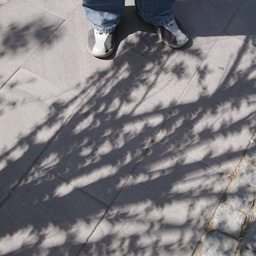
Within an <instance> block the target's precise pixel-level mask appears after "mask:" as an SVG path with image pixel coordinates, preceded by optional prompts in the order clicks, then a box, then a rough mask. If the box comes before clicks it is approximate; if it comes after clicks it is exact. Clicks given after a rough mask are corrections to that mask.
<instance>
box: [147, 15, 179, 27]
mask: <svg viewBox="0 0 256 256" xmlns="http://www.w3.org/2000/svg"><path fill="white" fill-rule="evenodd" d="M173 19H174V17H171V18H169V19H167V20H163V21H159V22H148V21H146V22H148V23H150V24H152V25H154V26H157V27H162V26H166V25H169V24H170V23H171V21H172V20H173Z"/></svg>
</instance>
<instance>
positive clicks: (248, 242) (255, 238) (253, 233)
mask: <svg viewBox="0 0 256 256" xmlns="http://www.w3.org/2000/svg"><path fill="white" fill-rule="evenodd" d="M242 243H243V245H245V246H246V247H248V248H249V249H251V250H256V218H253V219H252V222H251V223H250V225H249V229H248V231H247V233H246V234H245V237H244V240H243V242H242Z"/></svg>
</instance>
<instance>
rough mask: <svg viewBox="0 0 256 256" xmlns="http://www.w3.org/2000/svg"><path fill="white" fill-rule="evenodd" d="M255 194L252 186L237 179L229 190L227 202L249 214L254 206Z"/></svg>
mask: <svg viewBox="0 0 256 256" xmlns="http://www.w3.org/2000/svg"><path fill="white" fill-rule="evenodd" d="M254 194H255V191H254V189H253V188H252V187H249V186H248V185H241V184H240V182H239V180H235V181H234V182H233V183H232V184H231V186H230V188H229V190H228V195H227V197H226V200H225V203H227V204H229V205H231V206H233V207H234V208H237V209H240V210H242V211H243V212H244V213H246V214H247V213H249V211H250V209H251V208H252V205H253V202H254Z"/></svg>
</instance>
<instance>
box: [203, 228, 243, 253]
mask: <svg viewBox="0 0 256 256" xmlns="http://www.w3.org/2000/svg"><path fill="white" fill-rule="evenodd" d="M201 241H202V256H221V255H225V256H234V255H235V252H236V249H237V247H238V242H237V241H236V240H235V239H233V238H231V237H229V236H226V235H224V234H221V233H219V232H218V231H213V232H211V233H209V234H207V235H206V236H204V237H203V238H202V240H201Z"/></svg>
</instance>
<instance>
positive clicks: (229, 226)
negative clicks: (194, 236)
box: [212, 204, 246, 239]
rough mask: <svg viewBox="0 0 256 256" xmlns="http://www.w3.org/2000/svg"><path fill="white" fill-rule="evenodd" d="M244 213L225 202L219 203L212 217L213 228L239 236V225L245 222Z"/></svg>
mask: <svg viewBox="0 0 256 256" xmlns="http://www.w3.org/2000/svg"><path fill="white" fill-rule="evenodd" d="M245 217H246V216H245V214H243V213H241V212H239V211H237V210H235V209H234V208H231V207H229V206H228V205H226V204H220V205H219V207H218V209H217V210H216V212H215V214H214V217H213V225H212V226H213V229H215V230H218V231H221V232H224V233H226V234H228V235H232V236H233V237H235V238H237V239H238V238H239V236H240V233H241V227H242V226H243V224H244V222H245Z"/></svg>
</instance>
